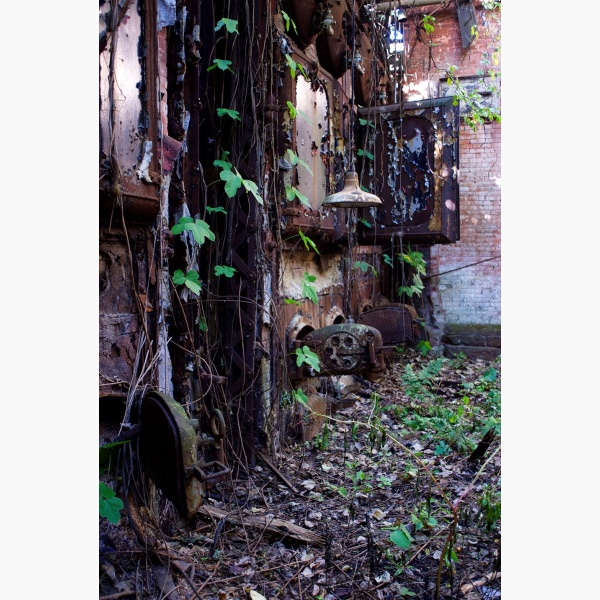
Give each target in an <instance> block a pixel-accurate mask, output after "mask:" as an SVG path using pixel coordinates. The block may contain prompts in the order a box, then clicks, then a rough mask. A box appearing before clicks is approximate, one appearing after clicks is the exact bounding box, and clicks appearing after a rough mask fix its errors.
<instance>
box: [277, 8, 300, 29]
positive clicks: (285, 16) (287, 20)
mask: <svg viewBox="0 0 600 600" xmlns="http://www.w3.org/2000/svg"><path fill="white" fill-rule="evenodd" d="M281 16H282V17H283V20H284V21H285V30H286V31H289V30H290V25H291V26H292V27H293V28H294V31H295V32H296V34H298V30H297V29H296V23H294V21H293V20H292V19H291V18H290V16H289V15H288V14H287V13H286V12H285V11H284V10H282V11H281Z"/></svg>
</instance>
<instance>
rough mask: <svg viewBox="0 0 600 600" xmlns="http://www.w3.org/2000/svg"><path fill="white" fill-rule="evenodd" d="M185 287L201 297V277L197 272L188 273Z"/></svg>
mask: <svg viewBox="0 0 600 600" xmlns="http://www.w3.org/2000/svg"><path fill="white" fill-rule="evenodd" d="M185 286H186V287H187V288H189V289H190V290H192V292H194V294H196V295H197V296H199V295H200V290H201V286H200V275H198V273H196V271H188V272H187V273H186V274H185Z"/></svg>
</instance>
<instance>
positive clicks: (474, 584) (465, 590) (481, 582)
mask: <svg viewBox="0 0 600 600" xmlns="http://www.w3.org/2000/svg"><path fill="white" fill-rule="evenodd" d="M500 576H501V573H500V572H499V571H496V572H495V573H488V574H487V575H484V576H483V577H481V578H479V579H477V580H476V581H473V582H472V583H465V585H461V586H460V593H461V594H466V593H468V592H470V591H471V590H473V589H475V588H476V587H479V586H480V585H485V584H486V583H489V582H490V581H495V580H496V579H500Z"/></svg>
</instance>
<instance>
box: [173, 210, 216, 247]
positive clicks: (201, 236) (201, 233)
mask: <svg viewBox="0 0 600 600" xmlns="http://www.w3.org/2000/svg"><path fill="white" fill-rule="evenodd" d="M171 231H172V232H173V234H174V235H178V234H180V233H182V232H183V231H191V232H192V235H193V236H194V239H195V240H196V243H197V244H198V246H202V244H204V242H205V240H206V238H208V239H209V240H210V241H211V242H214V241H215V234H214V233H213V232H212V231H211V230H210V227H209V225H208V223H206V221H203V220H202V219H196V220H195V221H194V219H192V218H191V217H181V218H180V219H179V223H178V224H177V225H174V226H173V227H172V229H171Z"/></svg>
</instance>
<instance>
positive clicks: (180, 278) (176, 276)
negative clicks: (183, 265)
mask: <svg viewBox="0 0 600 600" xmlns="http://www.w3.org/2000/svg"><path fill="white" fill-rule="evenodd" d="M171 279H172V280H173V283H174V284H175V285H183V284H184V283H185V273H184V272H183V271H182V270H181V269H177V271H175V273H173V277H171Z"/></svg>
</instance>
